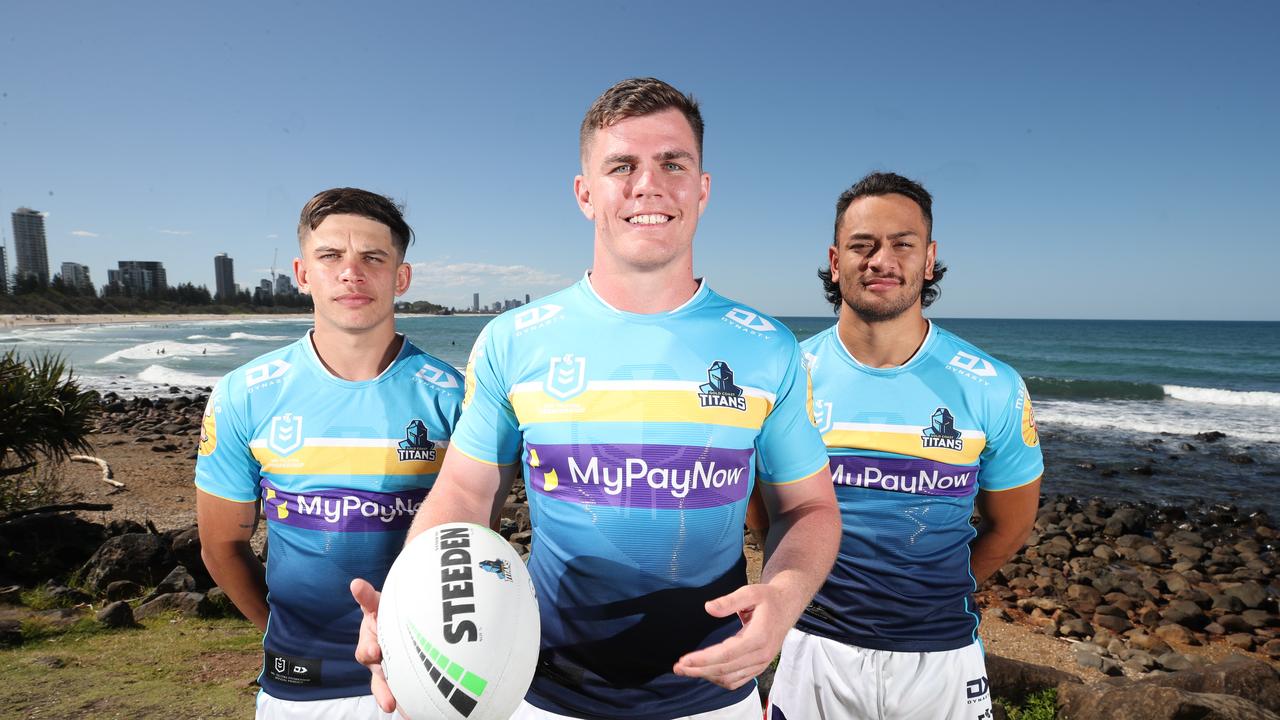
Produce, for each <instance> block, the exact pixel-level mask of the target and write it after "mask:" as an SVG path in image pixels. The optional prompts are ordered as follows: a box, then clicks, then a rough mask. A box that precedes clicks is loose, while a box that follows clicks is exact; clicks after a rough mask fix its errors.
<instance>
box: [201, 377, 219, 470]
mask: <svg viewBox="0 0 1280 720" xmlns="http://www.w3.org/2000/svg"><path fill="white" fill-rule="evenodd" d="M220 395H221V393H219V392H217V391H214V393H213V395H211V396H210V397H209V403H208V404H207V405H205V406H204V417H203V418H201V419H200V447H199V449H198V450H197V451H196V452H197V453H199V454H200V455H205V456H208V455H212V454H213V451H214V450H216V449H217V448H218V418H217V414H218V413H220V412H222V406H221V405H219V404H218V403H219V402H220V401H221V399H222V398H221V397H220Z"/></svg>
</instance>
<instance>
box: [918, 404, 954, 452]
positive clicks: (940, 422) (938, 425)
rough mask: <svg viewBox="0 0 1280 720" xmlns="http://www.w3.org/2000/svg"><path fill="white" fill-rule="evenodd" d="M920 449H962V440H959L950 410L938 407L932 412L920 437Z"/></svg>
mask: <svg viewBox="0 0 1280 720" xmlns="http://www.w3.org/2000/svg"><path fill="white" fill-rule="evenodd" d="M920 447H924V448H946V449H947V450H963V449H964V440H962V439H960V431H959V430H956V418H955V416H954V415H952V414H951V411H950V410H948V409H946V408H944V407H940V408H938V409H937V410H934V411H933V418H932V421H931V422H930V424H929V427H927V428H925V429H924V433H923V434H921V435H920Z"/></svg>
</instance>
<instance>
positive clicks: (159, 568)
mask: <svg viewBox="0 0 1280 720" xmlns="http://www.w3.org/2000/svg"><path fill="white" fill-rule="evenodd" d="M168 557H169V548H168V547H167V545H166V544H165V542H164V539H163V538H161V537H160V536H159V535H152V534H150V533H128V534H126V535H118V536H116V537H113V538H109V539H108V540H107V541H106V542H104V543H103V544H102V547H100V548H98V551H97V552H95V553H94V554H93V557H91V558H89V561H88V562H86V563H85V565H84V567H83V568H81V569H80V577H81V578H82V579H83V580H84V584H85V585H86V586H87V587H90V588H93V589H95V590H103V589H105V588H106V586H107V585H108V584H109V583H111V582H112V581H113V580H132V581H134V582H137V583H142V584H144V585H150V584H152V583H154V582H156V581H157V580H158V579H159V578H161V577H163V576H164V574H165V570H164V569H163V568H164V566H165V565H166V561H167V560H168Z"/></svg>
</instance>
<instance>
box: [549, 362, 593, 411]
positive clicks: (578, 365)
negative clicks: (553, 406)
mask: <svg viewBox="0 0 1280 720" xmlns="http://www.w3.org/2000/svg"><path fill="white" fill-rule="evenodd" d="M546 388H547V394H548V395H550V396H552V397H556V398H559V399H561V400H568V399H569V398H571V397H573V396H574V395H577V394H578V393H580V392H582V391H583V390H586V389H587V359H586V358H584V357H576V356H575V355H573V353H569V354H567V355H563V356H561V357H553V358H551V367H550V369H548V370H547V382H546Z"/></svg>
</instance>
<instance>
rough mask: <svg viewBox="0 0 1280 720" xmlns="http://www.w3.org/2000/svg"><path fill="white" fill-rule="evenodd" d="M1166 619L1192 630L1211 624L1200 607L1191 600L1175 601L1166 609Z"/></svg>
mask: <svg viewBox="0 0 1280 720" xmlns="http://www.w3.org/2000/svg"><path fill="white" fill-rule="evenodd" d="M1164 619H1165V620H1167V621H1168V622H1171V623H1177V624H1179V625H1183V626H1186V627H1189V628H1192V629H1200V628H1202V627H1204V626H1205V625H1207V624H1208V623H1209V618H1208V617H1206V616H1205V614H1204V611H1203V610H1201V609H1200V606H1199V605H1197V604H1195V603H1193V602H1191V601H1190V600H1174V601H1173V602H1171V603H1169V605H1168V607H1166V608H1165V609H1164Z"/></svg>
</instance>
